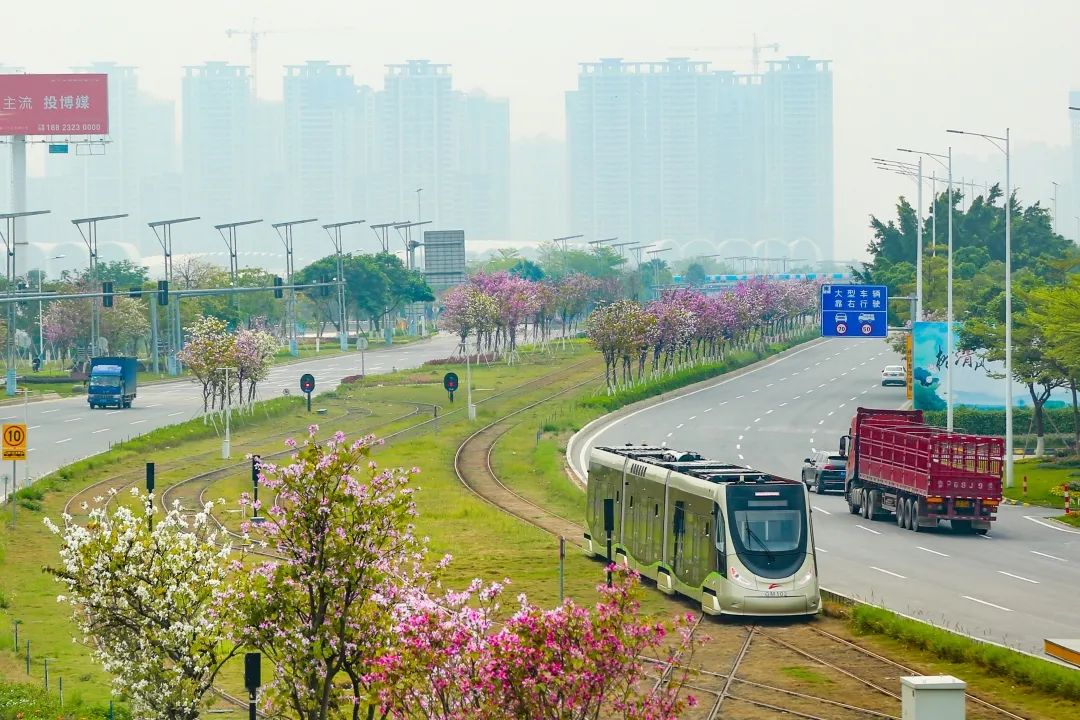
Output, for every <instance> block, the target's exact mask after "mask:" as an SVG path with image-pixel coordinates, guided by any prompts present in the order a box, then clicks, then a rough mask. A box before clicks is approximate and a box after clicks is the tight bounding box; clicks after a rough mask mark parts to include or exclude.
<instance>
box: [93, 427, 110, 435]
mask: <svg viewBox="0 0 1080 720" xmlns="http://www.w3.org/2000/svg"><path fill="white" fill-rule="evenodd" d="M103 432H109V428H101V429H100V430H94V431H93V432H91V433H90V434H91V435H97V434H98V433H103Z"/></svg>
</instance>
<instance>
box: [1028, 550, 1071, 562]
mask: <svg viewBox="0 0 1080 720" xmlns="http://www.w3.org/2000/svg"><path fill="white" fill-rule="evenodd" d="M1031 553H1032V554H1033V555H1040V556H1042V557H1044V558H1050V559H1051V560H1057V561H1058V562H1069V561H1068V560H1066V559H1065V558H1059V557H1058V556H1057V555H1047V554H1046V553H1044V552H1039V551H1038V550H1032V551H1031Z"/></svg>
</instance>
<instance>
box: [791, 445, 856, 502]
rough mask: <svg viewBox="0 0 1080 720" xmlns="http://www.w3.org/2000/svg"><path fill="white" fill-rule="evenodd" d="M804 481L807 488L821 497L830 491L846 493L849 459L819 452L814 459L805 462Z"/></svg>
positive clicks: (807, 459)
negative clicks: (845, 482) (845, 484)
mask: <svg viewBox="0 0 1080 720" xmlns="http://www.w3.org/2000/svg"><path fill="white" fill-rule="evenodd" d="M803 463H804V464H803V469H802V481H803V482H804V483H806V487H807V488H809V489H812V490H814V491H815V492H816V493H818V494H819V495H824V494H825V493H826V492H828V491H829V490H839V491H840V492H843V491H844V478H845V477H846V476H847V458H846V457H844V456H843V455H830V454H829V453H828V452H826V451H824V450H822V451H819V452H818V453H817V454H816V455H814V457H812V458H806V459H805V460H804V461H803Z"/></svg>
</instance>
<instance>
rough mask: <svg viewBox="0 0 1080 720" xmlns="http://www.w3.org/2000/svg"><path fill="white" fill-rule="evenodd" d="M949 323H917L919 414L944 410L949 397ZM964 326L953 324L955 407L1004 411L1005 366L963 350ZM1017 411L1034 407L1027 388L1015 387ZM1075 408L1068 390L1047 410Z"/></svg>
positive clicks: (914, 374)
mask: <svg viewBox="0 0 1080 720" xmlns="http://www.w3.org/2000/svg"><path fill="white" fill-rule="evenodd" d="M947 325H948V324H947V323H943V322H917V323H915V328H914V331H913V334H912V365H913V367H912V372H911V382H912V403H913V407H914V408H915V409H916V410H944V409H945V405H946V398H947V397H948V392H949V389H948V372H949V353H948V347H949V346H948V336H947V335H946V334H945V333H946V327H947ZM960 328H961V323H953V356H952V362H953V372H952V375H953V379H952V380H953V407H973V408H979V409H981V410H1001V409H1002V408H1004V407H1005V363H1003V362H1000V361H997V360H987V359H986V358H984V357H982V356H981V355H980V354H979V353H975V352H972V351H970V350H960V349H959V348H960V345H959V342H958V340H959V335H960ZM1013 402H1014V403H1015V407H1031V396H1030V395H1029V394H1028V389H1027V387H1026V386H1025V385H1024V384H1022V383H1018V382H1014V383H1013ZM1070 405H1072V397H1071V394H1070V391H1069V389H1068V388H1059V389H1056V390H1054V391H1053V392H1052V393H1051V394H1050V399H1049V400H1047V402H1046V407H1047V408H1053V407H1067V406H1070Z"/></svg>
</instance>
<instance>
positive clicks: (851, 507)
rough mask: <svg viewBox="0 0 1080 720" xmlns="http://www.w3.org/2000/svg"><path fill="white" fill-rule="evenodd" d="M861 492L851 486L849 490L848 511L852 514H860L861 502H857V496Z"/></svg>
mask: <svg viewBox="0 0 1080 720" xmlns="http://www.w3.org/2000/svg"><path fill="white" fill-rule="evenodd" d="M858 493H859V489H858V488H851V489H850V490H849V491H848V497H847V511H848V512H849V513H851V514H852V515H858V514H859V504H858V503H856V502H855V496H856V495H857V494H858Z"/></svg>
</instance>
